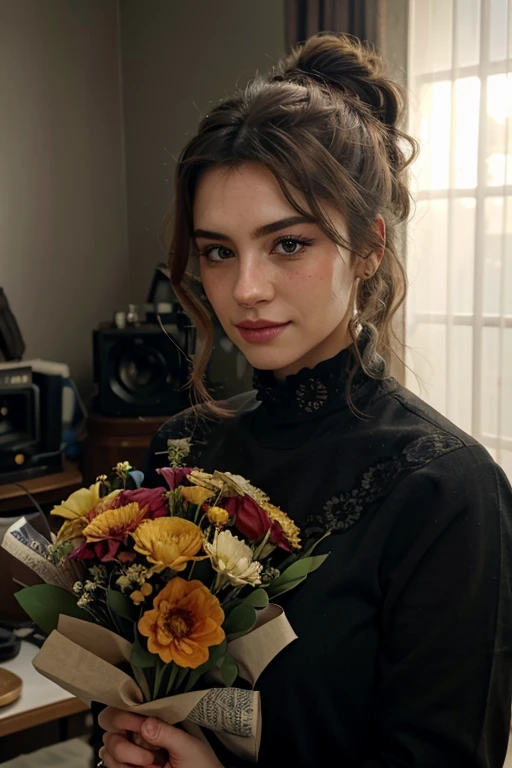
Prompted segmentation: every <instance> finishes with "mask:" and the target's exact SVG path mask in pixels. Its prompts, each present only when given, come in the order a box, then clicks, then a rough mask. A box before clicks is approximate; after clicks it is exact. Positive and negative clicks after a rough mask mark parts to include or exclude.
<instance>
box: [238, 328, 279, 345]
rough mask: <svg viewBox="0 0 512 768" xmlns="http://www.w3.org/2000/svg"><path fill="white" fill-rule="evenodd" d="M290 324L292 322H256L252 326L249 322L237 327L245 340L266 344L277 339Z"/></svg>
mask: <svg viewBox="0 0 512 768" xmlns="http://www.w3.org/2000/svg"><path fill="white" fill-rule="evenodd" d="M289 325H290V323H281V324H279V325H276V324H270V325H262V323H256V324H254V325H252V326H251V325H249V324H247V325H237V326H236V327H237V328H238V331H239V333H240V336H241V337H242V338H243V339H244V341H247V342H249V344H265V342H267V341H272V340H273V339H277V337H278V336H280V335H281V334H282V333H283V332H284V331H285V330H286V328H287V327H288V326H289Z"/></svg>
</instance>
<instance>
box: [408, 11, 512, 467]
mask: <svg viewBox="0 0 512 768" xmlns="http://www.w3.org/2000/svg"><path fill="white" fill-rule="evenodd" d="M409 18H410V24H409V62H408V87H409V97H410V130H411V132H412V133H413V135H414V136H415V137H416V138H417V139H418V140H419V141H420V149H421V151H420V157H419V160H418V161H417V162H416V164H415V166H414V167H413V169H412V184H413V194H414V198H415V200H416V212H415V214H414V217H413V219H412V222H411V226H410V228H409V233H408V254H407V260H408V274H409V281H410V293H409V299H408V304H407V311H406V342H407V345H408V347H409V349H408V352H407V359H406V362H407V364H408V366H409V367H410V368H411V370H410V371H408V372H407V385H408V386H409V387H410V388H411V389H413V390H414V391H416V392H418V393H419V394H420V395H421V396H422V397H423V398H424V399H426V400H427V401H428V402H430V403H431V404H432V405H433V406H434V407H435V408H437V409H438V410H440V411H441V412H442V413H444V414H445V415H446V416H448V418H450V419H451V420H452V421H454V422H455V423H456V424H458V425H459V426H460V427H462V428H463V429H464V430H466V431H467V432H469V433H471V434H472V435H474V437H476V438H477V439H478V440H480V441H481V442H482V443H483V444H484V445H485V446H486V448H487V449H488V450H489V451H490V453H491V454H492V455H493V456H494V457H495V459H496V460H497V461H498V462H499V463H500V464H501V465H502V466H503V467H504V469H505V471H506V472H507V473H508V475H509V477H511V478H512V119H511V118H512V0H410V15H409Z"/></svg>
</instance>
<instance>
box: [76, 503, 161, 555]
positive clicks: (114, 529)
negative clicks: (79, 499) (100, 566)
mask: <svg viewBox="0 0 512 768" xmlns="http://www.w3.org/2000/svg"><path fill="white" fill-rule="evenodd" d="M147 513H148V508H147V507H142V508H141V507H139V505H138V504H137V502H135V501H134V502H132V504H126V505H125V506H124V507H118V508H117V509H107V510H106V511H105V512H102V513H101V514H99V515H97V517H95V518H94V520H91V522H90V523H89V524H88V525H87V526H86V527H85V528H84V529H83V531H82V536H85V543H84V544H83V545H82V546H81V547H80V548H79V549H77V550H76V552H74V553H73V555H72V557H76V558H78V559H80V560H90V559H93V558H95V557H96V558H98V559H99V560H101V562H108V561H109V560H115V559H116V558H118V559H119V557H121V555H123V556H124V555H128V559H131V558H134V557H135V555H134V554H133V552H131V553H119V555H118V552H119V549H120V548H121V547H122V546H123V545H126V544H127V541H128V533H129V532H131V531H133V530H135V528H137V526H138V525H139V524H140V523H141V522H142V520H144V518H145V517H146V515H147ZM123 559H126V557H124V558H123V557H121V560H123Z"/></svg>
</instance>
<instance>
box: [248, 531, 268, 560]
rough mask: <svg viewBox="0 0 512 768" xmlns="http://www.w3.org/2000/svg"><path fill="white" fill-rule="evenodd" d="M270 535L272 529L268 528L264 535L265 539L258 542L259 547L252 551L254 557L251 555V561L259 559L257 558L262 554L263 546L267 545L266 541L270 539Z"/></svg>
mask: <svg viewBox="0 0 512 768" xmlns="http://www.w3.org/2000/svg"><path fill="white" fill-rule="evenodd" d="M271 533H272V528H269V529H268V531H267V532H266V534H265V537H264V538H263V540H262V541H261V542H260V544H259V546H258V547H256V549H255V551H254V555H253V560H257V559H258V558H259V556H260V555H261V553H262V552H263V550H264V548H265V544H266V543H267V541H268V540H269V538H270V534H271Z"/></svg>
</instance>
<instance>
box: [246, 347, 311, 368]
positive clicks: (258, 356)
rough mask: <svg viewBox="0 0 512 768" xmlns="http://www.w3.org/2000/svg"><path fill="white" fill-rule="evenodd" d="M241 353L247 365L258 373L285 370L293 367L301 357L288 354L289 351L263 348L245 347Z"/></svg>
mask: <svg viewBox="0 0 512 768" xmlns="http://www.w3.org/2000/svg"><path fill="white" fill-rule="evenodd" d="M269 346H270V345H269ZM241 351H242V353H243V354H244V356H245V357H246V358H247V362H248V363H249V365H251V366H252V367H253V368H257V369H258V370H259V371H279V370H281V369H286V368H289V367H290V366H293V363H294V362H295V361H296V360H298V359H299V358H300V357H301V355H300V353H298V354H297V355H293V354H290V349H286V350H285V349H280V350H277V349H270V348H267V349H264V348H263V346H261V347H260V348H259V349H251V348H247V347H246V348H245V349H243V350H241Z"/></svg>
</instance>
